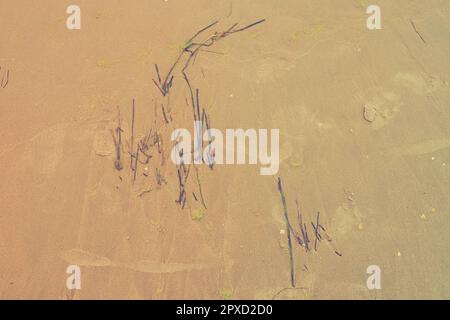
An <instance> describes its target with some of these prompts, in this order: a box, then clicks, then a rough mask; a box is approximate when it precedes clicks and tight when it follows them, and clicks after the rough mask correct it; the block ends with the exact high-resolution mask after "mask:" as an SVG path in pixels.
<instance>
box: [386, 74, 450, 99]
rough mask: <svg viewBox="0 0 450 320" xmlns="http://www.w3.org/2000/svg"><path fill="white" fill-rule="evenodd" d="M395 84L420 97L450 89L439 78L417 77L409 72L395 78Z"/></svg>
mask: <svg viewBox="0 0 450 320" xmlns="http://www.w3.org/2000/svg"><path fill="white" fill-rule="evenodd" d="M394 82H396V83H397V84H399V85H401V86H403V87H405V88H406V89H408V90H410V91H412V92H414V93H416V94H418V95H427V94H430V93H433V92H435V91H436V90H439V89H442V88H445V87H448V82H447V81H445V80H442V79H440V78H439V77H437V76H433V75H424V76H417V75H414V74H412V73H408V72H399V73H397V74H396V75H395V77H394Z"/></svg>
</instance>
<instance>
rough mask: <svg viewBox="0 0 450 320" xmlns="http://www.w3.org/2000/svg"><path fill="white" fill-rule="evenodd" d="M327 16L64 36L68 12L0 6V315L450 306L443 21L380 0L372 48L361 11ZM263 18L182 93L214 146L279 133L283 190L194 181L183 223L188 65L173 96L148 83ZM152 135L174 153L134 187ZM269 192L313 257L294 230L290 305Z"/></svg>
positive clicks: (91, 13)
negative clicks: (34, 303) (200, 113)
mask: <svg viewBox="0 0 450 320" xmlns="http://www.w3.org/2000/svg"><path fill="white" fill-rule="evenodd" d="M336 2H337V1H331V0H327V1H320V2H318V1H313V0H309V1H307V0H301V1H300V0H285V1H282V2H280V1H277V2H276V1H269V0H267V1H266V0H264V1H249V0H241V1H211V0H190V1H176V0H168V1H157V0H153V1H143V0H139V1H138V0H136V1H133V2H132V3H130V2H129V1H115V2H112V3H108V4H106V3H104V2H102V1H78V5H79V6H80V7H81V12H82V27H81V30H73V31H69V30H67V29H66V27H65V21H66V18H67V14H66V4H64V3H62V2H60V1H56V0H46V1H40V2H32V3H30V2H28V1H15V2H10V1H6V0H2V1H0V21H1V22H0V24H1V28H0V39H1V43H2V45H1V50H0V66H1V69H0V80H1V79H2V77H3V75H4V72H5V71H6V70H9V75H8V78H9V81H8V83H7V85H6V86H5V87H4V88H3V87H1V88H0V108H1V110H2V117H1V118H0V127H1V128H2V129H1V132H2V139H1V141H0V168H1V177H2V179H1V180H0V298H2V299H13V298H15V299H16V298H19V299H25V298H31V299H48V298H51V299H111V298H113V299H230V298H231V299H272V298H276V299H326V298H331V299H342V298H346V299H407V298H412V299H431V298H434V299H445V298H446V299H448V298H449V297H450V281H449V280H450V274H449V271H448V270H449V265H450V255H449V253H448V252H449V249H450V248H449V243H450V232H449V226H450V202H449V199H450V188H449V185H450V111H449V109H448V104H449V103H450V87H449V82H450V78H449V74H450V60H449V59H448V56H449V52H450V43H449V41H448V39H449V35H450V23H449V21H450V20H449V18H450V6H449V4H448V2H447V1H440V0H431V1H426V2H424V1H405V0H398V1H387V0H380V1H379V3H378V4H379V5H380V7H381V10H382V11H381V12H382V30H373V31H369V30H368V29H367V28H366V19H367V17H368V15H367V14H366V7H367V6H368V3H366V1H364V0H361V1H356V0H354V1H353V0H345V1H339V5H338V4H336ZM259 19H266V20H265V22H264V23H261V24H260V25H258V26H255V27H254V28H250V29H248V30H245V31H243V32H239V33H236V34H233V35H230V36H229V37H226V38H224V39H221V40H220V41H217V43H216V44H215V45H214V46H213V47H211V48H210V50H209V51H204V52H201V54H199V56H198V57H197V58H196V60H195V63H194V64H193V65H192V66H191V67H190V69H189V79H190V80H191V81H192V84H193V85H195V87H196V88H199V92H200V101H201V107H202V108H204V110H205V112H206V113H207V114H208V117H209V120H210V122H211V125H212V126H213V127H214V128H218V129H220V130H225V129H226V128H256V129H258V128H268V129H270V128H279V129H280V144H281V146H280V159H281V164H280V169H279V172H278V174H277V175H276V176H261V175H260V174H259V167H258V166H254V165H239V166H237V165H236V166H233V165H231V166H227V165H223V166H216V167H215V168H214V170H210V169H209V168H208V167H207V166H206V165H201V166H198V167H197V168H196V169H194V168H192V171H191V172H190V174H189V179H190V180H189V183H187V184H186V185H187V190H186V194H187V196H188V197H187V200H186V204H185V206H184V208H183V209H182V208H181V205H180V204H179V203H177V202H176V200H178V199H179V193H180V190H179V181H178V173H177V167H176V166H175V165H174V164H173V163H172V162H171V161H170V160H169V152H170V150H171V142H170V133H171V131H172V130H173V128H188V129H189V130H192V123H193V118H192V108H191V105H190V94H189V89H188V87H187V85H186V82H185V81H184V79H183V76H182V73H181V71H180V70H179V68H178V69H177V71H176V72H175V73H174V79H173V86H172V87H171V89H170V98H168V97H167V96H163V95H162V94H161V92H160V90H159V89H158V88H157V87H156V86H155V84H154V83H153V81H152V79H156V78H157V76H156V72H155V67H154V65H155V64H158V67H159V69H160V71H161V73H162V74H164V75H165V74H167V73H168V70H169V68H170V66H171V65H172V63H173V62H174V61H175V60H176V58H177V56H178V55H179V53H180V50H182V49H183V48H185V47H186V45H188V43H186V40H187V39H189V38H190V37H191V36H192V35H193V34H194V33H195V32H196V31H198V30H200V29H201V28H203V27H205V26H207V25H208V24H210V23H211V22H213V21H215V20H218V21H219V23H218V24H217V25H215V26H214V27H213V28H212V29H211V32H214V31H218V32H220V31H224V30H227V29H228V28H229V27H230V26H232V25H233V24H234V23H239V26H245V25H248V24H250V23H252V22H254V21H258V20H259ZM133 99H134V100H135V116H134V119H135V121H134V124H133V122H132V101H133ZM161 104H163V106H164V107H163V108H165V109H164V110H165V111H167V113H168V115H166V116H170V117H171V119H170V121H169V123H166V121H165V120H164V115H163V114H162V109H161V108H160V105H161ZM119 113H120V115H119ZM119 119H120V124H119ZM119 126H120V128H121V132H122V133H121V134H122V148H121V149H120V154H121V161H122V166H123V169H122V170H117V167H116V166H115V160H117V154H116V148H115V145H114V140H113V134H112V131H113V132H115V133H114V134H117V131H114V130H116V129H117V128H118V127H119ZM132 127H133V130H132ZM150 129H152V130H153V131H152V133H155V132H157V133H158V136H159V137H160V138H159V139H161V140H162V141H163V142H162V143H161V144H162V146H160V149H159V150H158V143H154V144H153V146H152V148H151V149H150V150H149V151H148V152H149V153H151V154H152V158H151V159H150V160H149V162H148V163H147V164H141V163H139V164H138V167H137V168H138V169H137V170H136V171H133V170H132V160H133V158H132V157H130V153H131V154H133V152H134V151H133V150H135V149H134V148H135V147H136V146H137V143H138V142H139V141H142V140H145V139H146V137H150V138H149V139H150V140H151V141H153V142H155V141H154V140H152V139H154V136H152V135H151V133H150V134H149V130H150ZM132 132H133V138H132V134H131V133H132ZM116 138H117V135H116ZM160 142H161V141H160ZM141 156H142V154H141ZM142 159H143V158H141V160H142ZM130 166H131V167H130ZM146 168H147V169H146ZM278 177H281V179H282V183H283V191H284V194H285V197H286V204H287V209H288V216H289V219H290V221H291V224H292V226H293V229H294V230H293V231H294V232H300V229H301V228H299V226H298V223H297V219H298V217H297V206H296V201H297V202H298V209H299V212H300V213H301V215H302V219H303V221H304V222H305V223H306V224H307V226H308V230H309V233H310V239H311V243H310V246H311V247H310V250H309V251H307V250H305V249H306V248H305V247H304V246H303V247H302V246H300V245H299V244H298V243H297V242H296V241H297V239H296V238H295V237H294V236H295V234H292V237H293V239H292V242H293V243H292V252H293V259H294V272H295V279H294V285H295V288H291V287H292V285H291V275H290V274H291V272H290V262H289V259H290V258H289V250H288V243H287V234H288V230H286V221H285V216H284V210H283V205H282V202H281V200H280V193H279V190H278V186H277V179H278ZM199 185H201V190H199ZM200 193H201V195H200ZM194 194H195V196H194ZM195 198H197V199H195ZM202 200H203V202H204V203H202ZM317 212H320V225H321V226H323V228H324V229H325V230H326V232H325V231H324V232H322V241H319V243H317V244H315V243H314V242H315V238H314V236H315V235H314V230H313V227H312V225H311V223H310V222H313V224H314V223H316V222H317V220H316V219H317ZM316 226H317V224H316ZM69 265H78V266H80V268H81V272H82V274H81V281H82V284H81V286H82V288H81V290H68V289H67V288H66V279H67V277H68V276H69V275H68V274H66V268H67V267H68V266H69ZM369 265H378V266H379V267H380V268H381V271H382V289H381V290H368V288H367V286H366V280H367V277H368V275H367V274H366V269H367V267H368V266H369Z"/></svg>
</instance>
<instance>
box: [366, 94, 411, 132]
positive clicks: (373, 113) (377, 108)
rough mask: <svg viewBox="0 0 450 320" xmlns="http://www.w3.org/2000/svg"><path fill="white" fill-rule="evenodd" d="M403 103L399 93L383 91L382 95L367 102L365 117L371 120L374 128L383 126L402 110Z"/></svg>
mask: <svg viewBox="0 0 450 320" xmlns="http://www.w3.org/2000/svg"><path fill="white" fill-rule="evenodd" d="M402 104H403V103H402V102H401V100H400V96H398V95H397V94H395V93H393V92H383V93H382V94H381V95H377V96H375V97H373V98H372V99H369V100H368V101H367V102H366V103H365V105H364V108H363V118H364V119H365V120H366V121H368V122H370V123H371V125H372V126H373V128H375V129H380V128H383V127H384V126H386V125H388V124H389V123H390V122H391V121H392V120H393V119H394V118H395V116H396V115H397V113H399V112H400V108H401V106H402Z"/></svg>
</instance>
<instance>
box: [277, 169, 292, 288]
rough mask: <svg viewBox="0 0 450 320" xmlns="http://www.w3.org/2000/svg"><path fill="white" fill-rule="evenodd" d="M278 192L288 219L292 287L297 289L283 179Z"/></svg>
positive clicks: (285, 216) (287, 220) (279, 181)
mask: <svg viewBox="0 0 450 320" xmlns="http://www.w3.org/2000/svg"><path fill="white" fill-rule="evenodd" d="M278 191H279V192H280V196H281V202H282V203H283V208H284V218H285V219H286V229H287V238H288V246H289V261H290V267H291V286H292V288H295V270H294V255H293V253H292V241H291V224H290V223H289V214H288V209H287V204H286V198H285V196H284V193H283V187H282V184H281V178H280V177H279V178H278Z"/></svg>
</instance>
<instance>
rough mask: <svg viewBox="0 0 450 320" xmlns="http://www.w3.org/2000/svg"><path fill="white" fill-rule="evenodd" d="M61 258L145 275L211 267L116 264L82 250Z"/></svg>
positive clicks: (80, 264)
mask: <svg viewBox="0 0 450 320" xmlns="http://www.w3.org/2000/svg"><path fill="white" fill-rule="evenodd" d="M61 258H62V259H63V260H64V261H66V262H67V263H70V264H75V265H78V266H87V267H117V268H125V269H130V270H134V271H138V272H144V273H174V272H181V271H188V270H202V269H205V268H210V267H211V266H208V265H204V264H199V263H197V264H186V263H160V262H154V261H148V260H139V261H134V262H114V261H111V260H110V259H108V258H106V257H103V256H99V255H96V254H93V253H90V252H87V251H84V250H81V249H71V250H67V251H64V252H62V253H61Z"/></svg>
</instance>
